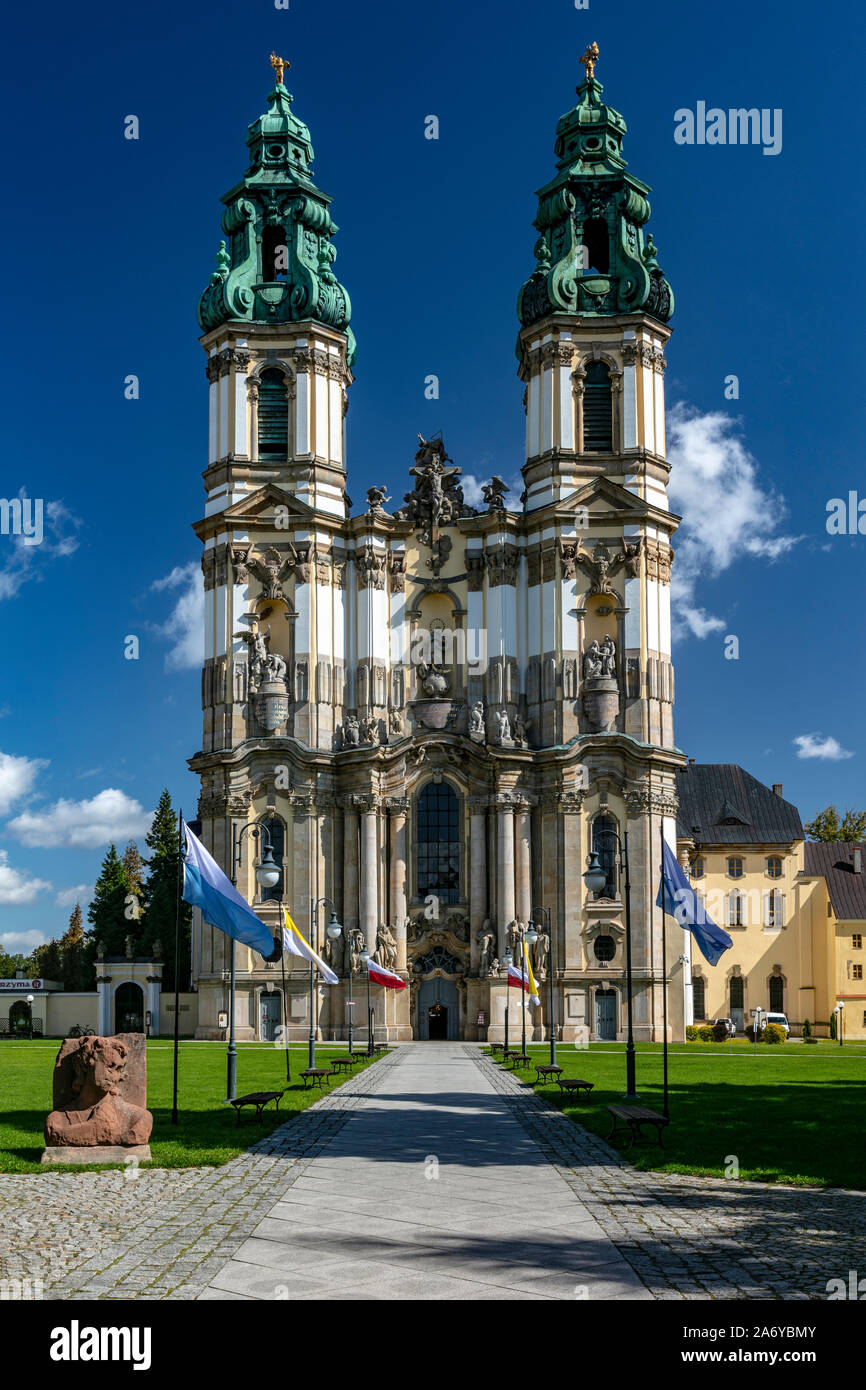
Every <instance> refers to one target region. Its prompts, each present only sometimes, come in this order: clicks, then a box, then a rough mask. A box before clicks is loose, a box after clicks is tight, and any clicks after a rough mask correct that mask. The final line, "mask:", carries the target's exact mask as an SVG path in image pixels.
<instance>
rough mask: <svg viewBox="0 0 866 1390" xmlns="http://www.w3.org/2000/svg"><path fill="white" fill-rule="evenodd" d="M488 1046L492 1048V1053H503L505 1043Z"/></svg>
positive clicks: (489, 1044)
mask: <svg viewBox="0 0 866 1390" xmlns="http://www.w3.org/2000/svg"><path fill="white" fill-rule="evenodd" d="M487 1046H488V1047H489V1048H490V1051H491V1052H501V1051H502V1049H503V1048H504V1046H505V1043H488V1044H487Z"/></svg>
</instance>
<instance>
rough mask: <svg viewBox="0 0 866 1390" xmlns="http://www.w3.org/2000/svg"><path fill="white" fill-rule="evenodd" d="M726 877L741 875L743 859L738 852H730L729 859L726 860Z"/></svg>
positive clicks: (739, 876) (738, 876)
mask: <svg viewBox="0 0 866 1390" xmlns="http://www.w3.org/2000/svg"><path fill="white" fill-rule="evenodd" d="M728 877H729V878H742V877H743V861H742V859H741V858H740V856H739V855H738V854H732V855H731V857H730V859H729V860H728Z"/></svg>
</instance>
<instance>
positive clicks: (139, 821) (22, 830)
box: [7, 787, 153, 849]
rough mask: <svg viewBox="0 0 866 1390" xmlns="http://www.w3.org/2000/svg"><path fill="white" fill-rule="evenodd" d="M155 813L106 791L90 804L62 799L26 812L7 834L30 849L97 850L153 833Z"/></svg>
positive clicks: (121, 794) (113, 789)
mask: <svg viewBox="0 0 866 1390" xmlns="http://www.w3.org/2000/svg"><path fill="white" fill-rule="evenodd" d="M152 818H153V812H151V811H145V810H144V808H143V807H142V806H141V805H140V804H139V802H137V801H135V800H133V798H132V797H129V796H127V795H126V793H125V792H122V791H118V790H117V788H116V787H107V788H106V789H105V791H101V792H99V793H98V794H97V795H96V796H94V797H91V798H90V800H89V801H66V800H64V799H62V798H61V800H60V801H57V802H55V804H54V805H53V806H49V807H46V808H45V809H44V810H38V811H24V812H22V814H21V815H20V816H16V817H15V819H14V820H11V821H9V824H8V826H7V830H8V831H9V832H10V834H12V835H14V836H15V838H16V839H17V840H20V841H21V843H22V844H23V845H27V846H28V847H29V848H30V849H51V848H54V847H56V846H65V847H67V848H78V849H95V848H96V847H97V846H99V845H107V844H108V842H109V841H110V840H115V841H119V840H123V841H126V840H134V839H135V838H136V837H137V836H140V835H144V834H145V833H146V832H147V831H148V830H149V829H150V822H151V820H152Z"/></svg>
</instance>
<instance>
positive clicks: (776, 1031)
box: [763, 1023, 788, 1043]
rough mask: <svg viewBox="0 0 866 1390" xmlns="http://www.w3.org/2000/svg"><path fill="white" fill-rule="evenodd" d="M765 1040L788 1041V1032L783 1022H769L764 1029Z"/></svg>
mask: <svg viewBox="0 0 866 1390" xmlns="http://www.w3.org/2000/svg"><path fill="white" fill-rule="evenodd" d="M763 1041H764V1042H765V1043H783V1042H787V1041H788V1034H787V1033H786V1032H785V1030H784V1028H783V1027H782V1025H781V1023H768V1024H767V1026H766V1028H765V1029H764V1037H763Z"/></svg>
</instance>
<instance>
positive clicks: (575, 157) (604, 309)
mask: <svg viewBox="0 0 866 1390" xmlns="http://www.w3.org/2000/svg"><path fill="white" fill-rule="evenodd" d="M597 54H598V46H597V45H595V44H593V45H591V46H590V48H589V49H588V50H587V54H585V55H584V57H583V58H581V62H582V63H584V64H585V66H586V77H585V79H584V81H583V82H581V84H580V86H579V87H578V88H577V95H578V103H577V105H576V106H575V107H574V108H573V109H572V110H571V111H568V112H566V114H565V115H564V116H563V117H562V118H561V119H560V121H559V124H558V125H557V127H556V145H555V147H554V148H555V153H556V155H557V158H558V161H559V162H558V167H557V173H556V177H555V178H554V179H552V180H551V182H550V183H548V184H545V186H544V188H541V189H539V191H538V194H537V196H538V215H537V217H536V219H535V226H536V227H537V228H538V231H539V238H538V241H537V242H536V244H535V258H536V262H537V264H536V267H535V270H534V271H533V272H532V275H531V276H530V277H529V279H528V280H527V282H526V284H525V285H524V286H523V288H522V289H521V291H520V294H519V296H518V301H517V312H518V317H519V318H520V322H521V324H523V326H524V327H526V326H528V325H530V324H533V323H537V322H538V321H539V320H540V319H544V318H547V316H548V315H550V314H556V313H568V314H581V315H587V316H588V315H598V314H604V315H610V314H632V313H638V312H643V313H645V314H648V315H649V316H650V317H652V318H655V319H658V320H659V322H660V323H667V321H668V319H669V318H670V317H671V314H672V313H673V309H674V297H673V291H672V290H671V287H670V285H669V284H668V282H667V280H666V279H665V277H664V275H663V273H662V271H661V269H660V268H659V264H658V253H657V251H656V248H655V246H654V245H653V239H652V237H651V236H648V237H646V238H645V237H644V232H643V228H644V226H645V225H646V223H647V222H648V221H649V217H650V205H649V202H648V201H647V194H648V193H649V191H650V190H649V188H648V187H647V185H646V184H645V183H641V181H640V179H636V178H635V177H634V175H633V174H630V173H628V172H627V170H626V162H625V158H624V156H623V153H622V140H623V136H624V135H625V132H626V124H625V121H624V120H623V118H622V116H621V115H620V114H619V112H618V111H614V109H613V107H612V106H607V105H606V104H605V103H604V102H603V101H602V99H601V95H602V85H601V83H600V82H599V81H598V80H597V78H596V77H595V75H594V70H595V61H596V55H597Z"/></svg>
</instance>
